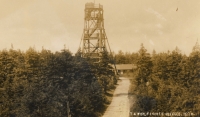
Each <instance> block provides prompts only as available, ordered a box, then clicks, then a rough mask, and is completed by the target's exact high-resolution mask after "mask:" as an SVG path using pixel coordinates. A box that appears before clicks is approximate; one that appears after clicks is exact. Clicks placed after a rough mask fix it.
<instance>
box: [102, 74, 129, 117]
mask: <svg viewBox="0 0 200 117" xmlns="http://www.w3.org/2000/svg"><path fill="white" fill-rule="evenodd" d="M129 86H130V81H129V79H128V78H125V77H120V81H118V85H117V87H116V89H115V92H114V94H113V99H112V102H111V104H110V105H109V107H108V108H107V110H106V112H105V113H104V115H103V117H129V110H130V108H129V99H128V90H129Z"/></svg>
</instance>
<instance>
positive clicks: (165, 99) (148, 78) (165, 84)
mask: <svg viewBox="0 0 200 117" xmlns="http://www.w3.org/2000/svg"><path fill="white" fill-rule="evenodd" d="M198 48H199V45H196V46H194V48H193V51H192V53H191V54H190V55H189V56H186V55H183V54H181V52H180V50H179V49H178V48H177V47H176V49H175V50H174V51H172V52H170V51H168V52H167V53H164V52H162V53H156V51H153V53H152V54H151V55H150V54H148V53H147V50H146V49H145V48H144V46H143V45H141V48H140V50H139V51H138V58H137V61H136V65H137V70H135V72H134V80H132V81H131V88H130V93H133V94H134V95H135V96H136V102H135V103H134V104H133V105H132V107H131V110H130V111H131V112H193V113H196V114H197V113H198V111H199V110H200V49H198Z"/></svg>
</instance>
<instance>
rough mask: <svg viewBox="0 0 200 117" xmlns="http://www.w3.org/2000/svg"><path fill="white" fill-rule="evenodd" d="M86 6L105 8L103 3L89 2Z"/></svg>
mask: <svg viewBox="0 0 200 117" xmlns="http://www.w3.org/2000/svg"><path fill="white" fill-rule="evenodd" d="M85 8H101V9H103V5H100V4H94V3H87V4H85Z"/></svg>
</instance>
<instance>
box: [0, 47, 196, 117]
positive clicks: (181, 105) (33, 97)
mask: <svg viewBox="0 0 200 117" xmlns="http://www.w3.org/2000/svg"><path fill="white" fill-rule="evenodd" d="M138 50H139V51H138V52H135V53H129V52H125V53H124V52H122V51H119V52H118V53H116V54H115V58H114V59H115V62H116V64H127V63H129V64H135V65H136V66H137V68H136V69H134V70H133V72H132V75H131V76H129V77H132V79H130V80H131V86H130V88H129V96H128V97H129V99H130V100H129V101H130V104H132V103H131V101H135V103H134V104H132V105H131V107H130V111H131V112H194V113H198V112H199V110H200V51H199V50H198V49H196V48H195V47H194V48H193V50H192V52H191V53H190V55H188V56H187V55H184V54H182V53H181V50H179V49H178V48H175V49H174V50H173V51H167V52H161V53H157V52H156V51H155V50H154V51H153V52H152V53H151V54H149V53H147V50H146V49H145V47H144V46H143V45H141V48H140V49H138ZM102 56H103V57H102V59H101V61H100V63H98V64H95V63H93V62H91V60H90V58H82V57H81V56H80V53H76V54H75V55H73V54H72V53H71V52H70V50H68V49H66V48H64V49H63V50H61V51H57V52H54V53H53V52H51V51H50V50H47V49H44V48H43V49H42V50H41V51H36V50H35V49H34V48H29V49H28V50H27V51H25V52H23V51H20V50H15V49H13V48H11V49H9V50H7V49H4V50H1V51H0V69H1V71H0V116H1V117H68V116H71V117H100V116H102V114H103V112H102V109H103V108H105V107H104V105H105V104H109V102H108V100H107V98H106V96H105V95H106V93H107V91H108V90H110V89H113V88H114V87H115V85H116V84H117V82H118V77H119V76H118V75H115V73H114V71H113V70H112V67H111V64H113V61H112V60H111V59H110V58H111V57H109V56H110V55H109V54H108V53H103V55H102ZM132 97H135V98H134V100H132Z"/></svg>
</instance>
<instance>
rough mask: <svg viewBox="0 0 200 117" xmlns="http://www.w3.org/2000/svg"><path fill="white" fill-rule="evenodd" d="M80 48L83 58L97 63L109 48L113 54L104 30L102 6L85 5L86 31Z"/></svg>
mask: <svg viewBox="0 0 200 117" xmlns="http://www.w3.org/2000/svg"><path fill="white" fill-rule="evenodd" d="M80 46H81V47H79V48H80V51H81V55H82V57H90V58H92V59H93V60H94V61H96V62H98V61H100V58H101V57H102V52H108V49H107V47H108V48H109V51H110V52H111V50H110V46H109V43H108V39H107V36H106V33H105V29H104V18H103V6H102V5H100V4H94V3H86V4H85V17H84V30H83V35H82V38H81V43H80Z"/></svg>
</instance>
